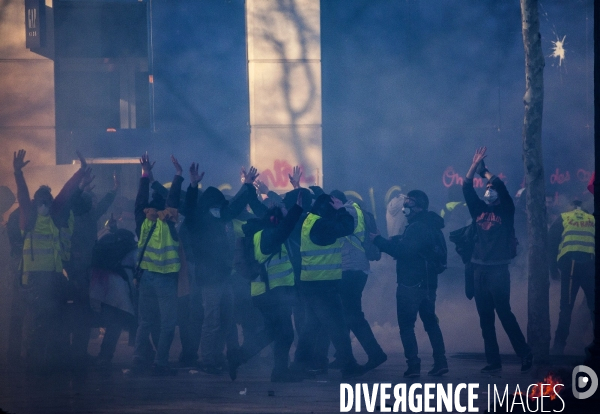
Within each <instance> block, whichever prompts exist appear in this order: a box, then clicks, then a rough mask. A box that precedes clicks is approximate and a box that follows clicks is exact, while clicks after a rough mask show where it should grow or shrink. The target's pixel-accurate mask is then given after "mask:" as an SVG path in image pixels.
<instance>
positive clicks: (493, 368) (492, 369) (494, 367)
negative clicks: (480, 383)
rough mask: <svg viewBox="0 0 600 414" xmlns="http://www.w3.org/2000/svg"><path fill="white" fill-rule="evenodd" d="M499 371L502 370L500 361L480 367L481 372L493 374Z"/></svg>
mask: <svg viewBox="0 0 600 414" xmlns="http://www.w3.org/2000/svg"><path fill="white" fill-rule="evenodd" d="M500 371H502V365H501V364H500V363H496V364H489V365H486V366H485V367H483V368H481V373H482V374H495V373H497V372H500Z"/></svg>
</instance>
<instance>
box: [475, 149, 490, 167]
mask: <svg viewBox="0 0 600 414" xmlns="http://www.w3.org/2000/svg"><path fill="white" fill-rule="evenodd" d="M486 150H487V147H479V148H477V150H476V151H475V155H473V165H479V163H480V162H481V161H483V159H484V158H485V157H486V155H485V151H486Z"/></svg>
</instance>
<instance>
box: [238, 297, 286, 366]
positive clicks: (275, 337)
mask: <svg viewBox="0 0 600 414" xmlns="http://www.w3.org/2000/svg"><path fill="white" fill-rule="evenodd" d="M252 301H253V303H254V306H256V307H257V308H258V309H259V310H260V312H261V314H262V316H263V318H264V329H261V330H259V331H258V332H255V333H254V334H252V335H250V336H249V337H247V338H246V337H244V344H243V345H242V347H241V348H240V354H241V360H242V362H246V361H248V360H249V359H250V358H252V357H253V356H254V355H256V354H258V353H259V352H260V351H261V350H262V349H263V348H265V347H266V346H267V345H269V344H270V343H271V342H273V343H274V344H273V345H274V346H273V354H274V360H275V361H274V362H275V363H274V367H273V372H279V373H280V372H284V371H286V370H287V368H288V363H289V354H290V348H291V346H292V343H293V342H294V327H293V325H292V292H291V288H288V287H278V288H275V289H273V290H270V291H268V292H265V293H263V294H262V295H259V296H255V297H253V298H252Z"/></svg>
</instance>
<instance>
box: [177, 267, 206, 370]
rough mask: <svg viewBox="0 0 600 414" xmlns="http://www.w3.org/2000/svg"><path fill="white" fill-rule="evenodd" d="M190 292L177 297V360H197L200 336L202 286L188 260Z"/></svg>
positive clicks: (202, 320)
mask: <svg viewBox="0 0 600 414" xmlns="http://www.w3.org/2000/svg"><path fill="white" fill-rule="evenodd" d="M188 269H189V270H190V271H189V272H188V275H189V277H190V294H189V295H185V296H182V297H180V298H178V299H177V324H178V325H179V338H180V340H181V354H180V355H179V361H180V362H182V363H193V362H195V361H197V360H198V348H199V347H200V338H201V336H202V324H203V322H204V308H203V306H202V286H201V285H200V283H199V282H198V276H197V275H196V273H195V271H194V265H193V263H190V262H188Z"/></svg>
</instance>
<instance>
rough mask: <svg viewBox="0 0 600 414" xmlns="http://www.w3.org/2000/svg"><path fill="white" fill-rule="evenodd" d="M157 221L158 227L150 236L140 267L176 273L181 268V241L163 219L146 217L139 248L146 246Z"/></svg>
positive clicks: (158, 271)
mask: <svg viewBox="0 0 600 414" xmlns="http://www.w3.org/2000/svg"><path fill="white" fill-rule="evenodd" d="M154 223H156V228H155V229H154V231H153V232H152V235H151V236H150V240H149V241H148V245H147V246H146V251H144V257H143V258H142V262H141V263H140V268H142V269H146V270H149V271H151V272H156V273H176V272H179V269H180V268H181V262H180V260H179V242H178V241H175V240H173V237H171V231H170V230H169V225H168V224H167V223H166V222H164V221H163V220H160V219H157V220H156V222H154V221H152V220H149V219H146V220H144V223H143V224H142V230H141V232H140V240H139V241H138V248H139V249H140V251H141V250H142V249H143V248H144V244H145V243H146V239H148V233H149V232H150V229H151V228H152V226H153V225H154Z"/></svg>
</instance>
